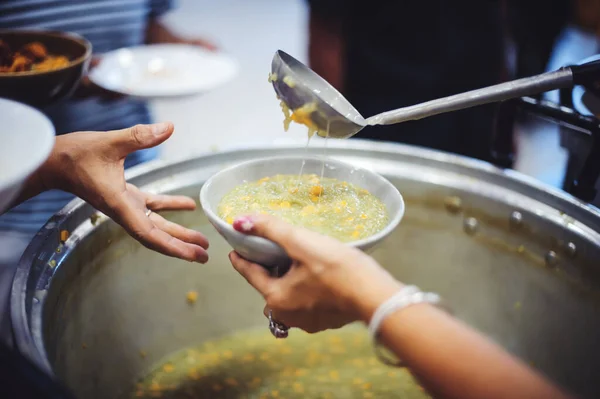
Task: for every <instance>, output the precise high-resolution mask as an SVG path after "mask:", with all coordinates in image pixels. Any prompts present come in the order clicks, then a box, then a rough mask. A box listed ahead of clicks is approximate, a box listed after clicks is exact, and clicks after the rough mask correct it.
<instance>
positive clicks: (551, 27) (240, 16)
mask: <svg viewBox="0 0 600 399" xmlns="http://www.w3.org/2000/svg"><path fill="white" fill-rule="evenodd" d="M309 3H310V2H307V1H304V0H286V1H277V0H253V1H252V2H246V1H242V0H220V1H218V2H215V1H209V0H180V1H179V6H178V8H176V9H175V10H174V11H173V12H170V13H169V14H167V16H166V17H165V21H166V22H167V23H168V25H169V26H170V27H171V28H173V29H174V30H175V31H176V32H179V33H181V34H184V35H190V36H200V37H206V38H209V39H212V40H213V41H214V42H215V43H216V44H217V45H218V46H219V47H220V48H222V49H223V50H225V51H226V52H228V53H230V54H232V55H233V56H234V57H236V58H237V60H238V62H239V66H240V69H239V70H240V73H239V74H238V76H237V77H236V79H235V80H234V81H233V82H231V83H229V84H227V85H226V86H224V87H221V88H219V89H217V90H215V91H213V92H210V93H208V94H205V95H202V96H198V97H195V98H186V99H180V100H169V101H156V102H154V103H153V104H152V107H153V110H154V115H155V117H156V118H157V119H159V120H171V121H173V122H174V123H175V126H176V134H175V135H174V136H173V138H172V139H170V140H169V141H168V142H167V143H166V144H165V145H164V147H163V149H162V152H161V155H160V156H161V158H162V159H164V160H174V159H178V158H181V157H189V156H192V155H197V154H201V153H206V152H211V151H219V150H224V149H226V148H228V147H231V146H239V145H244V143H247V142H254V143H256V142H265V143H266V144H267V145H268V144H272V143H274V142H277V141H282V140H283V141H287V140H301V141H302V140H305V129H304V128H301V127H299V126H292V128H291V130H290V132H288V133H284V132H283V130H282V115H281V111H280V109H279V106H278V102H277V100H276V99H275V96H274V93H273V90H272V88H271V86H270V85H269V84H267V80H266V79H267V73H268V71H269V69H270V61H271V57H272V55H273V52H274V51H275V50H276V49H283V50H285V51H286V52H288V53H290V54H292V55H294V56H295V57H297V58H298V59H299V60H301V61H303V62H306V63H309V62H310V60H309V57H308V48H309V20H310V17H309V14H310V11H309ZM312 3H313V9H315V10H319V11H321V10H322V9H325V11H326V7H325V6H326V5H327V3H335V2H331V1H326V0H325V1H314V2H312ZM351 3H355V2H350V3H348V4H351ZM393 3H396V4H395V5H392V4H393ZM493 3H495V4H496V5H495V6H493V7H492V8H493V11H494V12H498V13H506V14H507V16H506V18H507V20H509V22H510V23H511V24H512V26H513V36H515V37H517V39H516V40H520V43H519V45H520V49H521V50H520V54H517V52H518V51H517V50H515V49H514V43H512V44H511V43H508V45H507V46H506V47H507V49H508V50H507V53H506V57H505V58H506V65H507V70H508V72H507V73H508V74H509V75H508V76H510V75H512V76H526V75H528V74H534V73H541V72H543V71H545V70H551V69H556V68H559V67H560V66H563V65H568V64H572V63H576V62H579V61H581V60H582V59H584V58H586V57H589V56H591V55H593V54H595V53H596V52H597V49H598V40H597V35H596V34H595V32H594V31H593V29H594V26H595V25H594V23H595V22H594V21H595V20H594V18H595V16H596V15H597V11H596V10H597V9H598V7H597V3H598V2H595V1H589V0H576V1H562V0H557V1H553V2H543V1H542V2H540V1H528V2H525V3H527V4H523V5H521V6H519V7H518V8H519V9H518V10H517V11H516V12H515V11H512V14H511V12H510V10H508V11H507V10H506V9H503V4H504V3H510V2H502V1H498V2H493ZM513 3H518V2H513ZM473 4H474V3H473V2H464V6H461V7H458V6H457V7H458V8H465V7H471V6H472V5H473ZM371 5H372V6H373V7H374V8H380V9H382V10H384V12H389V11H390V8H389V7H391V9H394V8H398V7H403V8H408V9H409V10H406V11H407V12H406V14H407V15H411V12H413V13H414V12H418V10H410V9H411V8H415V6H413V5H407V3H406V2H389V1H376V2H374V3H371ZM504 5H505V4H504ZM319 7H320V8H319ZM476 8H477V7H476ZM386 9H387V11H385V10H386ZM572 9H582V10H587V14H585V15H587V19H588V20H587V21H582V17H581V16H578V15H576V13H577V11H570V10H572ZM471 10H472V7H471ZM325 11H324V12H325ZM475 12H476V10H475V11H473V10H472V11H469V12H467V16H468V17H470V18H477V17H478V16H477V14H476V13H475ZM338 13H341V14H343V13H344V11H343V10H338ZM413 15H414V14H413ZM585 15H584V17H583V18H584V19H585ZM371 16H372V15H371ZM365 17H366V18H368V17H369V13H366V14H365ZM375 20H376V21H377V19H375ZM417 20H418V19H417ZM481 20H482V23H485V22H486V21H485V18H481ZM590 20H591V21H590ZM574 21H577V22H574ZM402 22H404V23H406V21H402V20H400V19H399V22H398V23H402ZM433 22H435V21H433ZM364 24H365V25H367V26H369V24H370V23H369V22H368V21H365V22H364ZM586 24H587V25H586ZM514 27H516V28H514ZM474 28H475V29H476V28H477V27H474ZM479 28H482V27H479ZM483 28H484V29H485V26H484V27H483ZM490 29H494V27H493V26H492V27H491V28H490ZM483 33H484V32H482V35H483ZM425 36H426V35H425V34H423V33H420V32H418V31H417V32H415V37H414V41H415V42H416V43H418V42H419V41H421V40H425V41H426V40H427V37H425ZM483 36H485V35H483ZM523 38H526V39H523ZM325 39H326V38H325ZM325 39H320V38H319V39H318V40H323V41H324V40H325ZM315 40H316V39H315ZM481 40H485V37H482V38H481ZM491 45H492V44H490V46H491ZM399 47H401V46H399ZM432 51H435V49H432ZM517 55H518V57H517ZM410 56H411V55H410V54H408V53H407V54H405V55H404V57H405V58H408V57H410ZM472 56H473V57H474V58H477V57H480V58H482V57H485V56H486V55H485V54H473V55H472ZM517 58H518V60H517ZM461 62H464V63H472V60H470V59H462V60H461ZM312 66H313V68H315V69H317V70H318V68H317V66H316V65H312ZM491 83H493V82H491ZM448 94H452V93H448ZM398 96H400V93H398ZM546 97H547V98H549V99H552V100H555V101H557V100H558V95H557V93H551V94H550V95H548V96H546ZM417 100H421V99H420V98H415V99H414V100H413V101H412V103H414V102H417ZM359 110H361V109H360V108H359ZM364 113H365V116H369V115H370V114H368V113H366V112H364ZM515 133H516V134H515V149H516V159H515V163H514V167H515V169H517V170H519V171H521V172H523V173H525V174H528V175H531V176H533V177H536V178H538V179H540V180H542V181H543V182H545V183H548V184H551V185H553V186H557V187H560V186H561V184H562V180H563V176H564V173H565V168H566V162H567V154H566V152H565V150H564V149H563V148H561V146H560V143H559V131H558V127H557V126H556V125H553V124H549V123H544V122H541V121H538V122H536V121H529V122H528V123H527V124H526V126H523V125H519V124H518V125H517V126H516V129H515ZM475 134H477V132H476V133H475ZM485 134H486V133H485V132H483V133H482V135H485Z"/></svg>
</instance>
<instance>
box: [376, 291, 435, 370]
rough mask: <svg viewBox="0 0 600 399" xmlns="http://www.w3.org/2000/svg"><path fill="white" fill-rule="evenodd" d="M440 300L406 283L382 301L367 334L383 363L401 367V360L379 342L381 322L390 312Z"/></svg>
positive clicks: (432, 294)
mask: <svg viewBox="0 0 600 399" xmlns="http://www.w3.org/2000/svg"><path fill="white" fill-rule="evenodd" d="M440 302H441V298H440V296H439V295H437V294H434V293H429V292H422V291H421V290H420V289H419V288H418V287H417V286H414V285H407V286H405V287H403V288H402V289H401V290H400V291H398V292H397V293H396V294H394V295H393V296H392V297H391V298H389V299H388V300H387V301H385V302H384V303H382V304H381V305H380V306H379V307H378V308H377V310H376V311H375V313H373V317H371V321H370V322H369V334H370V335H371V338H372V339H373V345H374V347H375V354H376V355H377V357H378V358H379V360H381V361H382V362H383V363H385V364H387V365H389V366H396V367H401V366H402V365H403V363H402V361H401V360H400V359H398V358H397V357H396V356H394V355H393V354H392V353H391V352H390V351H387V350H385V348H383V347H382V345H381V344H380V343H379V328H380V327H381V323H383V321H384V320H385V319H386V318H387V317H388V316H389V315H391V314H392V313H395V312H397V311H400V310H402V309H405V308H407V307H409V306H412V305H417V304H421V303H429V304H432V305H438V304H439V303H440Z"/></svg>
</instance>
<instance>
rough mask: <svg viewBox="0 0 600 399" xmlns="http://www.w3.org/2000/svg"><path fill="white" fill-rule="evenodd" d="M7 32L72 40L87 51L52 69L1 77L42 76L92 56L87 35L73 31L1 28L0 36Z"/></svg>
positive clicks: (73, 65)
mask: <svg viewBox="0 0 600 399" xmlns="http://www.w3.org/2000/svg"><path fill="white" fill-rule="evenodd" d="M5 34H10V35H21V34H23V35H42V36H53V37H58V38H61V39H65V40H70V41H71V42H75V43H77V44H80V45H81V46H83V47H84V49H85V52H84V53H83V55H82V56H80V57H78V58H76V59H74V60H72V61H69V63H68V64H67V65H65V66H63V67H60V68H56V69H50V70H48V71H26V72H18V73H0V79H15V78H25V77H28V76H42V75H46V74H52V73H56V72H59V71H63V70H66V69H70V68H73V67H75V66H78V65H80V64H82V63H84V62H86V61H87V60H88V59H90V58H91V57H92V43H90V42H89V40H87V39H86V38H85V37H83V36H81V35H79V34H77V33H73V32H61V31H56V30H45V29H0V37H1V36H2V35H5Z"/></svg>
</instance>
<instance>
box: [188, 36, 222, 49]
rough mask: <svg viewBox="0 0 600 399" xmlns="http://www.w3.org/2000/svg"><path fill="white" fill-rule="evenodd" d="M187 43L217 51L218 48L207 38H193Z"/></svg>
mask: <svg viewBox="0 0 600 399" xmlns="http://www.w3.org/2000/svg"><path fill="white" fill-rule="evenodd" d="M189 44H192V45H194V46H200V47H204V48H205V49H207V50H210V51H217V50H218V48H217V46H216V45H215V44H213V43H211V42H209V41H208V40H204V39H193V40H190V41H189Z"/></svg>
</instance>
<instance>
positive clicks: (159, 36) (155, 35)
mask: <svg viewBox="0 0 600 399" xmlns="http://www.w3.org/2000/svg"><path fill="white" fill-rule="evenodd" d="M178 40H179V37H177V36H176V35H174V34H173V33H172V32H171V31H170V30H169V28H167V27H166V26H165V24H164V23H162V22H161V20H160V18H151V19H150V20H149V21H148V27H147V28H146V43H147V44H159V43H175V42H177V41H178Z"/></svg>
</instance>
